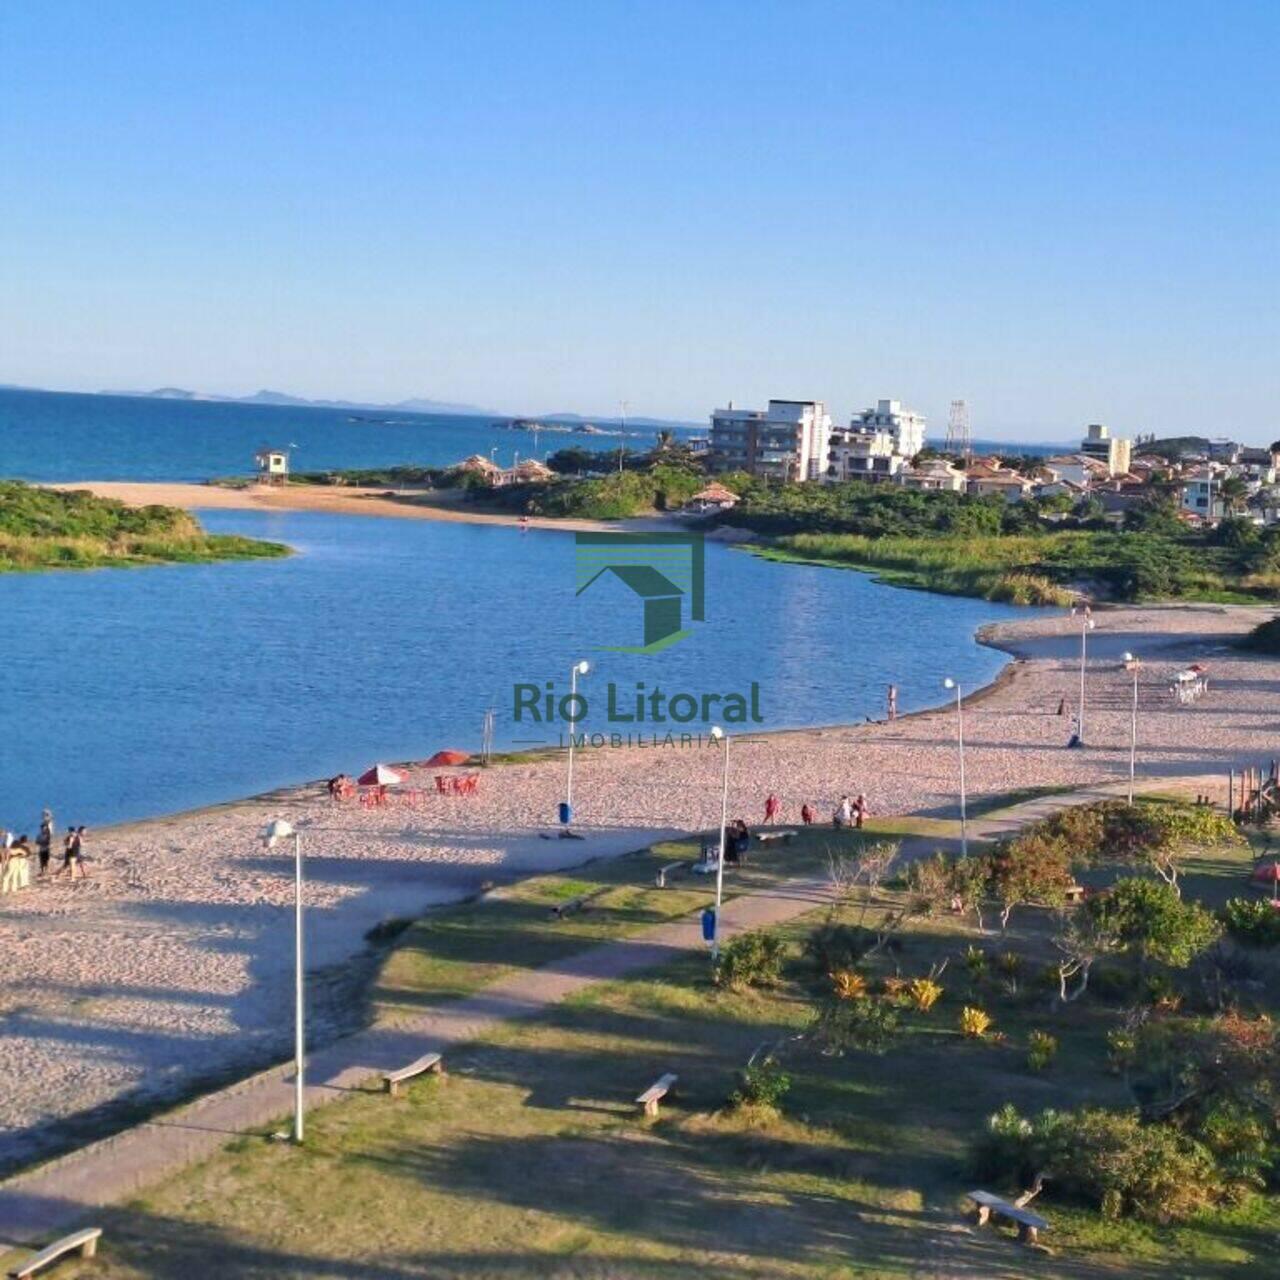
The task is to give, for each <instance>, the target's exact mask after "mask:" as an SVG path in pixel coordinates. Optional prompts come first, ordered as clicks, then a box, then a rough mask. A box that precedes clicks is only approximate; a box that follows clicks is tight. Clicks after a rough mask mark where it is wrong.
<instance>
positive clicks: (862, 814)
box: [853, 791, 870, 831]
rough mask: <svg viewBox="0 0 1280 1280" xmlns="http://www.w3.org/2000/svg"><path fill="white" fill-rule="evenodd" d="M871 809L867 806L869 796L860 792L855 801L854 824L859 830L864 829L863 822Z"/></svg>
mask: <svg viewBox="0 0 1280 1280" xmlns="http://www.w3.org/2000/svg"><path fill="white" fill-rule="evenodd" d="M869 812H870V810H869V809H868V808H867V797H866V796H864V795H863V794H862V792H861V791H859V792H858V798H857V799H856V800H855V801H854V802H853V825H854V826H855V827H857V829H858V830H859V831H861V830H862V824H863V823H864V822H865V821H866V818H867V814H868V813H869Z"/></svg>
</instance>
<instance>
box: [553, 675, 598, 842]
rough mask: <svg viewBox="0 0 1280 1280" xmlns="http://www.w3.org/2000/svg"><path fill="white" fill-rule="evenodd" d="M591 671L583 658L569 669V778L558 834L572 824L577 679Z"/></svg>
mask: <svg viewBox="0 0 1280 1280" xmlns="http://www.w3.org/2000/svg"><path fill="white" fill-rule="evenodd" d="M590 670H591V663H589V662H588V661H587V660H586V659H585V658H584V659H583V660H582V661H581V662H575V663H574V664H573V666H572V667H570V669H569V706H570V707H571V708H572V710H571V711H570V712H569V777H568V780H567V782H566V783H565V794H564V805H563V806H562V808H561V813H560V824H561V825H560V834H561V836H567V835H569V828H570V826H571V825H572V824H573V739H574V737H575V734H576V730H577V728H578V677H579V676H585V675H586V674H587V672H588V671H590Z"/></svg>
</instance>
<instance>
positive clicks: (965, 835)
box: [942, 676, 969, 858]
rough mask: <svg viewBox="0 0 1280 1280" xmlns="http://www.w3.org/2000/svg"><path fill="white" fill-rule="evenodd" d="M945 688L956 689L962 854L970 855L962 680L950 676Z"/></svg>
mask: <svg viewBox="0 0 1280 1280" xmlns="http://www.w3.org/2000/svg"><path fill="white" fill-rule="evenodd" d="M942 687H943V688H944V689H954V690H955V691H956V742H957V744H958V745H959V748H960V856H961V857H962V858H964V857H968V855H969V815H968V812H967V810H968V800H967V798H966V796H965V785H964V700H963V697H962V695H961V691H960V682H959V681H958V680H953V679H952V678H951V677H950V676H948V677H947V678H946V679H945V680H944V681H943V682H942Z"/></svg>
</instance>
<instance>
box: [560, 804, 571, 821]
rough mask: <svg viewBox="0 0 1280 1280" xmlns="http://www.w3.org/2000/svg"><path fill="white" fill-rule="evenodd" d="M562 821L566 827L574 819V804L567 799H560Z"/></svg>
mask: <svg viewBox="0 0 1280 1280" xmlns="http://www.w3.org/2000/svg"><path fill="white" fill-rule="evenodd" d="M560 821H561V823H562V824H563V825H564V826H566V827H567V826H568V825H569V823H571V822H572V821H573V806H572V805H571V804H569V803H568V801H566V800H561V801H560Z"/></svg>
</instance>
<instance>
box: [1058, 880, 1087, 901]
mask: <svg viewBox="0 0 1280 1280" xmlns="http://www.w3.org/2000/svg"><path fill="white" fill-rule="evenodd" d="M1085 892H1086V890H1085V887H1084V885H1082V884H1073V885H1068V887H1067V889H1066V892H1065V893H1064V895H1063V896H1064V898H1065V899H1066V901H1067V902H1073V903H1074V902H1083V901H1084V895H1085Z"/></svg>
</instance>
